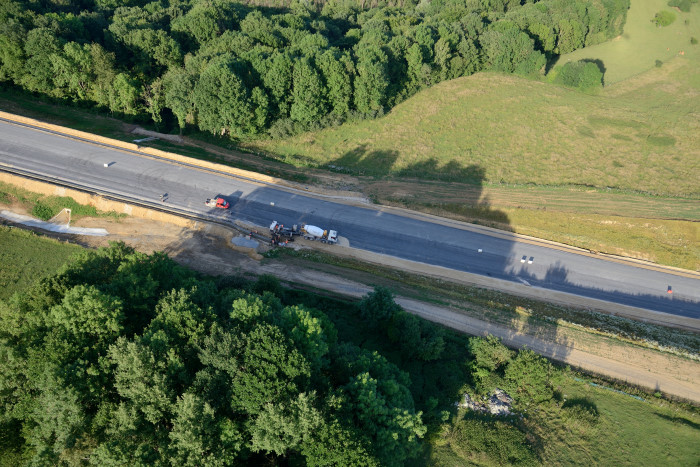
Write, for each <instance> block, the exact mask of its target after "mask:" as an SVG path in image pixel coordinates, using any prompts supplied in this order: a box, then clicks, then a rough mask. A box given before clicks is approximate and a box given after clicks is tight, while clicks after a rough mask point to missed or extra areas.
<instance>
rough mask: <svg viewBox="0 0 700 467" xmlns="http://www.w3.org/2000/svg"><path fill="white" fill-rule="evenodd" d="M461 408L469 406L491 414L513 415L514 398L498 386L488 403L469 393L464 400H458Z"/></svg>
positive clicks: (474, 409) (471, 408)
mask: <svg viewBox="0 0 700 467" xmlns="http://www.w3.org/2000/svg"><path fill="white" fill-rule="evenodd" d="M457 406H458V407H459V408H467V409H469V410H472V411H474V412H481V413H490V414H491V415H512V414H513V412H512V410H511V409H512V406H513V398H512V397H510V396H509V395H508V393H506V392H505V391H504V390H502V389H499V388H496V389H495V390H494V391H493V394H491V396H490V397H489V398H488V399H487V402H486V403H481V402H477V401H475V400H473V399H472V398H471V397H469V394H465V395H464V399H463V400H462V402H458V403H457Z"/></svg>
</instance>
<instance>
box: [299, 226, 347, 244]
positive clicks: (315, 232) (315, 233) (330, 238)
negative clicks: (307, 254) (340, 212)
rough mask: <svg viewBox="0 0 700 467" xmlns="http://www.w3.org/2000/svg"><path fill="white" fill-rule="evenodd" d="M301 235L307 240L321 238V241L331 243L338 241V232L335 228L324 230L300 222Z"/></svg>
mask: <svg viewBox="0 0 700 467" xmlns="http://www.w3.org/2000/svg"><path fill="white" fill-rule="evenodd" d="M301 235H303V237H304V238H305V239H307V240H316V239H319V240H321V242H322V243H330V244H331V245H333V244H335V243H338V232H336V231H335V230H324V229H322V228H321V227H316V226H315V225H308V224H301Z"/></svg>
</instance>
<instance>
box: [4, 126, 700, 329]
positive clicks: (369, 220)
mask: <svg viewBox="0 0 700 467" xmlns="http://www.w3.org/2000/svg"><path fill="white" fill-rule="evenodd" d="M105 164H109V167H105V166H104V165H105ZM2 167H5V168H10V169H13V168H14V169H20V170H23V171H26V172H30V173H33V174H37V175H42V176H45V177H52V178H53V179H55V180H60V181H64V182H69V183H72V184H78V185H81V186H84V187H86V188H87V189H89V190H94V191H96V192H99V193H102V194H109V195H112V196H115V197H128V198H131V199H134V200H139V201H141V202H144V203H160V196H161V195H162V194H165V193H167V201H166V202H167V204H168V205H169V206H174V207H177V208H180V209H184V210H187V211H189V212H191V213H193V214H197V213H199V214H203V213H208V214H210V215H212V214H213V215H216V216H219V217H220V218H222V219H224V220H226V221H229V222H233V221H234V220H235V219H240V220H243V221H246V222H249V223H254V224H256V225H260V226H267V225H269V223H270V222H271V221H272V220H277V221H279V222H282V223H284V224H287V225H291V224H295V223H296V224H300V223H301V222H307V223H310V224H314V225H319V226H322V227H326V228H332V229H335V230H337V231H338V233H339V234H340V235H341V236H342V237H345V238H346V239H347V240H348V241H349V243H350V245H351V246H352V247H354V248H360V249H364V250H368V251H371V252H376V253H383V254H386V255H391V256H396V257H399V258H403V259H408V260H412V261H418V262H422V263H426V264H432V265H438V266H443V267H447V268H451V269H455V270H458V271H465V272H470V273H476V274H481V275H485V276H491V277H494V278H500V279H505V280H510V281H516V282H519V283H523V284H529V285H531V286H533V287H542V288H546V289H551V290H557V291H562V292H569V293H574V294H578V295H582V296H586V297H591V298H597V299H603V300H607V301H611V302H615V303H621V304H625V305H631V306H636V307H640V308H646V309H650V310H654V311H660V312H665V313H671V314H676V315H680V316H686V317H691V318H700V275H698V274H696V273H693V272H690V271H688V272H682V271H674V270H671V269H667V268H663V267H656V266H640V265H639V264H637V263H635V262H633V261H624V260H616V261H611V260H608V259H605V258H602V257H596V256H595V255H588V254H582V253H580V252H577V251H576V250H575V249H572V248H566V247H563V246H559V247H558V246H554V245H551V244H549V243H547V242H538V241H533V240H527V239H521V238H519V237H517V236H512V235H509V234H507V233H505V232H504V233H496V234H492V233H491V232H490V231H489V230H488V229H479V228H476V227H473V226H469V225H468V224H462V223H458V222H452V221H450V222H434V221H432V220H431V218H429V217H427V216H420V215H415V216H414V215H411V216H403V215H399V214H397V211H393V212H392V211H390V210H383V209H381V208H379V207H372V206H367V207H361V206H353V205H348V204H344V203H338V202H334V201H333V200H330V199H328V198H325V199H324V198H318V197H313V196H311V195H308V194H304V193H302V192H295V191H293V190H288V189H282V188H279V187H274V186H270V185H264V184H261V183H257V182H254V181H251V180H244V179H240V178H236V177H233V176H231V175H227V174H225V173H220V172H215V171H209V170H205V169H202V168H198V167H196V166H195V165H188V164H178V163H174V162H171V161H166V160H162V159H158V158H153V157H150V156H148V157H145V156H143V155H137V154H132V153H129V152H127V151H122V150H118V149H114V148H108V147H104V146H100V145H97V144H90V143H86V142H82V141H77V140H74V139H71V138H67V137H62V136H60V135H56V134H52V133H50V132H46V131H41V130H37V129H33V128H29V127H26V126H20V125H15V124H11V123H7V122H4V121H2V122H0V168H2ZM216 194H221V195H224V196H225V197H226V198H227V199H228V200H229V201H230V202H231V209H230V210H228V211H224V210H213V209H210V208H207V207H206V206H204V200H205V198H208V197H211V196H212V195H216ZM669 287H671V290H672V292H673V293H668V291H669Z"/></svg>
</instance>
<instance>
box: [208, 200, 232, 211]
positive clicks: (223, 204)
mask: <svg viewBox="0 0 700 467" xmlns="http://www.w3.org/2000/svg"><path fill="white" fill-rule="evenodd" d="M204 204H206V205H207V206H209V207H210V208H221V209H228V208H229V207H230V204H228V201H226V200H225V199H223V198H207V200H206V201H205V202H204Z"/></svg>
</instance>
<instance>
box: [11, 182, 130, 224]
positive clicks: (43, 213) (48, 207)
mask: <svg viewBox="0 0 700 467" xmlns="http://www.w3.org/2000/svg"><path fill="white" fill-rule="evenodd" d="M0 204H16V205H19V206H21V207H22V208H23V209H25V210H26V211H27V212H29V213H31V214H32V215H33V216H34V217H37V218H39V219H42V220H45V221H47V220H49V219H51V218H52V217H54V216H55V215H56V214H58V213H60V212H61V210H63V209H65V208H68V209H70V210H71V219H72V220H77V219H80V218H81V217H112V218H115V219H119V218H121V217H125V216H126V214H119V213H117V212H114V211H110V212H103V211H100V210H98V209H96V208H95V207H94V206H89V205H84V204H79V203H78V202H77V201H75V200H74V199H73V198H71V197H70V196H48V195H43V194H40V193H34V192H32V191H29V190H25V189H24V188H20V187H17V186H14V185H10V184H8V183H4V182H0Z"/></svg>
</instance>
